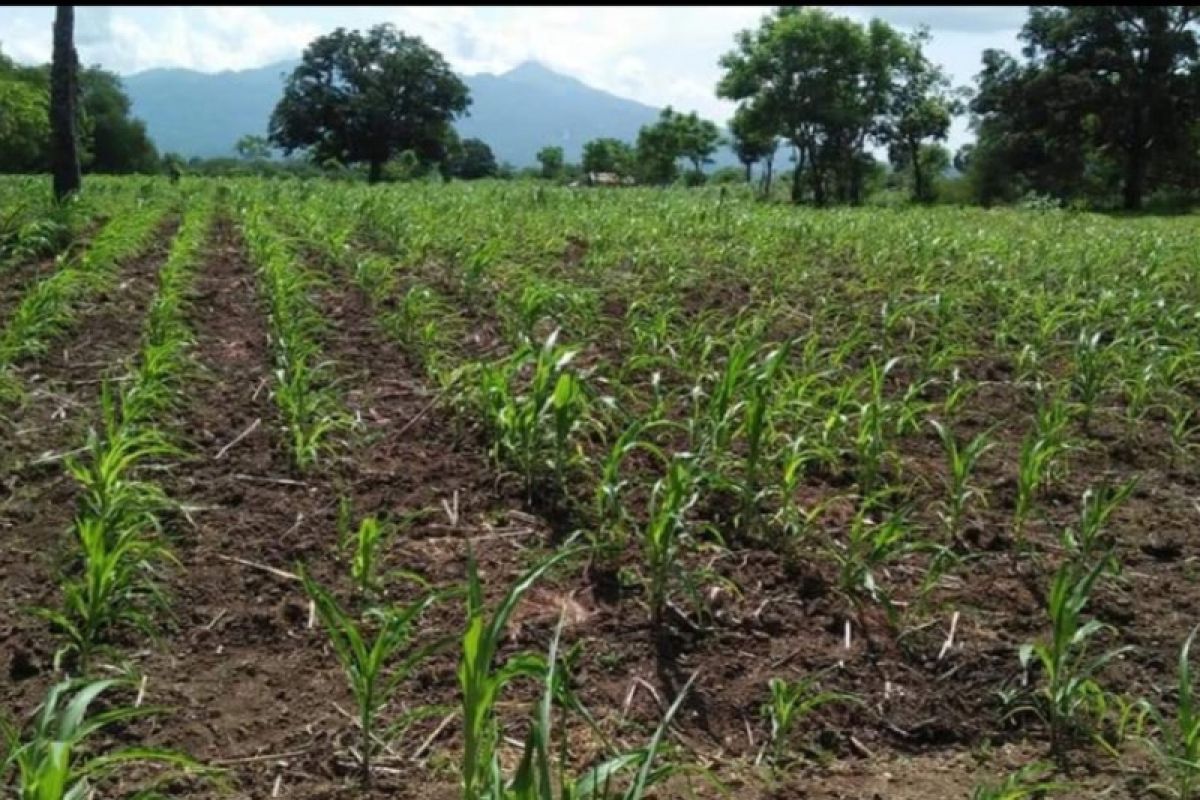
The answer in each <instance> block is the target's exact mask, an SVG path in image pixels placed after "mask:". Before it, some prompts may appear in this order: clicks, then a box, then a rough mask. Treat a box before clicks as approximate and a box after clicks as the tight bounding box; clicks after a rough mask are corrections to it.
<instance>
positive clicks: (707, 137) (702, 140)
mask: <svg viewBox="0 0 1200 800" xmlns="http://www.w3.org/2000/svg"><path fill="white" fill-rule="evenodd" d="M720 144H721V131H720V130H719V129H718V128H717V126H716V124H714V123H712V122H709V121H708V120H704V119H700V117H699V115H698V114H696V112H695V111H693V112H691V113H690V114H682V113H679V112H677V111H675V110H674V109H673V108H671V106H667V107H666V108H664V109H663V110H662V112H660V114H659V117H658V120H657V121H656V122H655V123H654V124H652V125H644V126H642V129H641V130H640V131H639V132H638V139H637V151H636V159H637V165H638V171H639V173H640V177H641V179H642V180H643V181H644V182H646V183H669V182H671V181H672V180H674V179H675V178H676V176H677V175H678V167H677V164H676V162H678V161H679V159H684V160H686V161H688V162H689V163H690V164H691V166H692V174H693V175H701V169H702V166H703V165H704V164H711V163H712V154H713V153H715V152H716V150H717V147H719V146H720Z"/></svg>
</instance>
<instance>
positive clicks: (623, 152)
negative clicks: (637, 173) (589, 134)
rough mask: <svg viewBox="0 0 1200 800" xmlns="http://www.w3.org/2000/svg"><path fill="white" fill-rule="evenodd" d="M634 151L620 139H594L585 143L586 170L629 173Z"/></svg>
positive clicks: (584, 166) (584, 163)
mask: <svg viewBox="0 0 1200 800" xmlns="http://www.w3.org/2000/svg"><path fill="white" fill-rule="evenodd" d="M634 161H635V158H634V151H633V148H632V147H630V146H629V145H628V144H626V143H625V142H622V141H621V140H620V139H612V138H601V139H593V140H591V141H590V142H587V143H585V144H584V145H583V171H584V172H614V173H616V174H618V175H628V174H630V172H632V169H633V164H634Z"/></svg>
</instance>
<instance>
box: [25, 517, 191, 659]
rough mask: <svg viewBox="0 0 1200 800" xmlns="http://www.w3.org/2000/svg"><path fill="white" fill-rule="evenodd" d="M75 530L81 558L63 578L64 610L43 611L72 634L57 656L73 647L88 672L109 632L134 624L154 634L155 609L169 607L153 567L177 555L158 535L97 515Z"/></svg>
mask: <svg viewBox="0 0 1200 800" xmlns="http://www.w3.org/2000/svg"><path fill="white" fill-rule="evenodd" d="M74 532H75V539H76V542H75V543H76V545H77V546H78V553H79V559H80V562H81V563H80V566H79V571H78V572H77V573H74V574H70V575H67V576H65V577H64V578H63V579H62V581H61V584H60V587H61V589H62V593H63V607H62V610H61V611H57V610H54V609H49V608H43V609H39V610H38V613H39V615H41V616H42V617H44V618H45V619H47V620H48V621H49V622H51V623H52V624H53V625H55V626H56V627H58V628H59V629H61V630H62V632H63V633H64V634H65V635H66V636H67V639H68V644H67V645H66V646H64V647H63V648H61V649H60V650H59V652H58V653H57V654H56V656H55V661H56V662H58V661H59V660H60V659H61V658H62V657H63V656H64V655H66V654H67V653H70V652H74V653H75V654H76V655H77V656H78V659H79V671H80V673H81V674H83V675H86V674H88V673H89V671H90V669H91V663H92V656H93V654H94V653H95V652H96V650H97V647H98V646H99V645H101V644H102V642H103V639H104V636H105V635H106V634H107V633H108V632H109V631H111V630H114V629H116V628H119V627H122V626H129V627H133V628H136V629H138V630H140V631H142V632H143V633H145V634H146V635H152V634H153V633H154V613H153V612H154V611H156V610H157V611H162V610H165V609H166V608H167V603H166V599H165V596H164V595H163V593H162V591H161V589H160V588H159V587H158V585H157V583H156V582H155V581H154V578H153V576H154V569H155V568H156V567H157V566H158V565H159V564H160V563H162V562H164V561H174V560H175V559H174V556H173V555H172V553H171V551H170V550H169V549H168V548H167V546H166V545H165V544H163V542H162V540H161V539H160V538H159V537H157V536H154V535H152V534H150V533H148V532H147V531H146V530H145V529H144V528H141V527H135V528H123V529H118V530H112V529H110V528H108V527H106V526H105V525H104V523H103V522H102V521H101V520H99V519H97V518H96V517H81V518H78V519H76V521H75V526H74Z"/></svg>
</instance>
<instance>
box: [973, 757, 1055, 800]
mask: <svg viewBox="0 0 1200 800" xmlns="http://www.w3.org/2000/svg"><path fill="white" fill-rule="evenodd" d="M1052 769H1053V767H1052V766H1051V765H1050V764H1044V763H1041V762H1036V763H1033V764H1026V765H1025V766H1023V767H1021V768H1020V769H1019V770H1017V771H1016V772H1013V773H1011V774H1009V775H1006V776H1005V777H1004V779H1003V780H1002V781H1000V782H999V783H982V784H979V785H977V786H976V787H975V788H974V789H972V790H971V800H1041V798H1044V797H1046V796H1048V795H1050V794H1053V793H1054V792H1061V791H1065V790H1067V789H1069V788H1070V786H1069V785H1068V784H1065V783H1055V782H1053V781H1049V780H1046V778H1047V776H1048V775H1049V774H1050V772H1051V771H1052Z"/></svg>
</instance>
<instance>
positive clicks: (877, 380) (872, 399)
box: [854, 359, 896, 496]
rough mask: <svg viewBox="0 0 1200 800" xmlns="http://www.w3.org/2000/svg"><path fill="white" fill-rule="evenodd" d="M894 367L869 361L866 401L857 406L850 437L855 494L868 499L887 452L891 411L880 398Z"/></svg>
mask: <svg viewBox="0 0 1200 800" xmlns="http://www.w3.org/2000/svg"><path fill="white" fill-rule="evenodd" d="M895 364H896V359H892V360H891V361H889V362H887V364H886V365H884V366H883V367H882V368H881V367H880V366H879V364H878V363H877V362H876V361H874V360H872V361H871V363H870V364H869V365H868V367H867V380H868V390H869V392H870V394H869V396H868V398H867V400H866V401H865V402H863V403H859V404H858V418H857V420H858V425H857V428H856V430H855V433H854V450H855V455H856V457H857V463H858V487H859V493H860V494H862V495H864V496H869V495H871V494H872V493H873V492H874V491H875V490H876V489H877V488H878V484H879V479H880V476H881V475H882V474H883V470H884V467H885V465H886V460H887V456H888V452H889V437H888V426H889V423H890V420H891V415H892V407H891V404H890V403H889V402H888V401H887V400H886V399H885V398H884V394H883V386H884V379H885V378H886V377H887V374H888V372H890V371H891V369H892V367H893V366H894V365H895Z"/></svg>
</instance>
